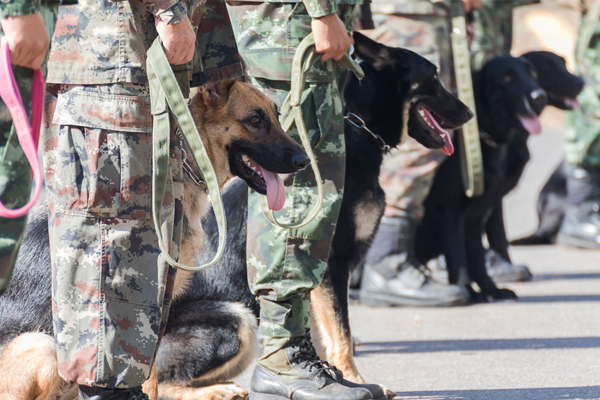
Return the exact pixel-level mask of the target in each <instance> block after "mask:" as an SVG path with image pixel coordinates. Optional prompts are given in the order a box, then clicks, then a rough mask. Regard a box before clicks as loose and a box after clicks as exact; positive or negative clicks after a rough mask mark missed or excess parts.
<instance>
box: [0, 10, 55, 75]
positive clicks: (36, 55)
mask: <svg viewBox="0 0 600 400" xmlns="http://www.w3.org/2000/svg"><path fill="white" fill-rule="evenodd" d="M0 24H1V25H2V30H3V31H4V34H5V36H4V37H3V38H2V41H3V42H4V41H6V42H7V43H8V47H9V49H10V63H11V64H13V65H18V66H21V67H25V68H31V69H38V68H40V67H41V66H42V63H43V62H44V59H45V58H46V52H47V51H48V47H49V46H50V39H49V38H48V32H46V26H45V25H44V19H43V18H42V16H41V15H40V13H35V14H27V15H16V16H8V17H6V18H3V19H1V20H0Z"/></svg>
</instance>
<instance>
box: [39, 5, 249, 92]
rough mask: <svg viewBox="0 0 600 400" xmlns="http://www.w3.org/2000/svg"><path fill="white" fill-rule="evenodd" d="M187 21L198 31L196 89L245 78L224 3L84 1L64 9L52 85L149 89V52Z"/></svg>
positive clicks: (193, 64)
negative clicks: (162, 33) (163, 27)
mask: <svg viewBox="0 0 600 400" xmlns="http://www.w3.org/2000/svg"><path fill="white" fill-rule="evenodd" d="M186 15H188V16H189V17H190V21H191V22H192V25H193V27H194V29H196V30H197V39H196V51H195V53H194V58H193V60H192V62H191V63H190V64H189V65H188V69H189V71H190V80H191V82H192V86H198V85H202V84H204V83H206V82H209V81H215V80H221V79H225V78H227V77H236V76H240V75H242V64H241V59H240V56H239V54H238V52H237V46H236V44H235V38H234V35H233V30H232V27H231V21H230V20H229V16H228V14H227V9H226V7H225V4H224V2H223V0H206V1H204V0H117V1H114V0H80V1H79V6H77V7H72V6H71V7H61V11H60V15H59V18H58V22H57V24H56V30H55V34H54V38H53V41H52V51H51V53H50V61H49V67H48V69H49V72H48V79H47V80H48V82H49V83H56V84H74V85H86V84H87V85H89V84H112V83H134V84H146V83H147V74H146V50H147V49H148V48H149V47H150V45H151V44H152V42H153V40H154V39H155V38H156V36H157V33H156V29H155V28H154V24H155V22H154V20H155V18H156V17H160V18H161V19H162V20H163V21H164V22H166V23H167V24H172V23H176V22H179V21H181V20H182V19H183V18H184V17H185V16H186Z"/></svg>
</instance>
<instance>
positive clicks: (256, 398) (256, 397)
mask: <svg viewBox="0 0 600 400" xmlns="http://www.w3.org/2000/svg"><path fill="white" fill-rule="evenodd" d="M246 400H290V398H289V397H283V396H278V395H275V394H267V393H255V392H250V394H249V395H248V397H246Z"/></svg>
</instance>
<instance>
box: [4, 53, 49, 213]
mask: <svg viewBox="0 0 600 400" xmlns="http://www.w3.org/2000/svg"><path fill="white" fill-rule="evenodd" d="M0 97H2V100H3V101H4V104H6V106H7V107H8V110H9V112H10V115H11V116H12V120H13V125H14V127H15V130H16V132H17V137H18V138H19V144H20V145H21V147H22V148H23V152H24V153H25V156H26V157H27V161H29V165H31V168H32V170H33V177H34V180H35V189H34V192H33V196H32V197H31V199H30V200H29V202H28V203H27V204H25V205H24V206H23V207H21V208H18V209H8V208H6V207H5V206H4V204H2V201H0V217H4V218H18V217H22V216H23V215H25V214H27V212H29V210H30V209H31V207H33V205H34V204H35V203H36V201H37V199H38V197H39V196H40V192H41V191H42V167H41V165H40V160H39V159H38V154H37V145H38V141H39V138H40V127H41V124H42V109H43V103H44V76H43V74H42V69H41V68H39V69H37V70H35V71H34V72H33V82H32V86H31V125H30V124H29V119H28V117H27V112H26V111H25V107H24V106H23V100H22V99H21V94H20V93H19V87H18V86H17V82H16V81H15V77H14V75H13V72H12V68H11V65H10V49H9V48H8V43H7V42H6V41H5V42H4V43H2V47H0Z"/></svg>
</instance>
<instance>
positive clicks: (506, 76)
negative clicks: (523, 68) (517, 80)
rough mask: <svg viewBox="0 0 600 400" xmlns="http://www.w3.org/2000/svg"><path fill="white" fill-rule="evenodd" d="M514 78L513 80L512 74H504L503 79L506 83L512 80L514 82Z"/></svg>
mask: <svg viewBox="0 0 600 400" xmlns="http://www.w3.org/2000/svg"><path fill="white" fill-rule="evenodd" d="M512 80H513V78H512V76H511V75H504V78H502V81H503V82H504V83H510V82H512Z"/></svg>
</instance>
